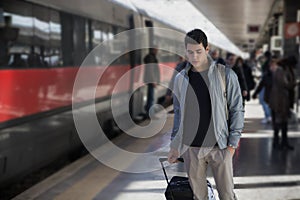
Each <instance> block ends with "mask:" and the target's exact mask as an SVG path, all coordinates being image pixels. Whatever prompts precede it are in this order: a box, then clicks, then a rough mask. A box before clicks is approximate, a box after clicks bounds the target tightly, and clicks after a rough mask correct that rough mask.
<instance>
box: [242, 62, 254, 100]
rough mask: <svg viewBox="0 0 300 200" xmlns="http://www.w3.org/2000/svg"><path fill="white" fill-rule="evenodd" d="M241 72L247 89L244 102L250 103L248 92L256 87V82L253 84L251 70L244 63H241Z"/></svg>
mask: <svg viewBox="0 0 300 200" xmlns="http://www.w3.org/2000/svg"><path fill="white" fill-rule="evenodd" d="M243 72H244V75H245V80H246V84H247V89H248V91H247V92H248V94H247V98H246V100H247V101H250V91H251V90H254V88H255V86H256V82H255V80H254V76H253V74H252V69H251V67H250V66H249V65H248V64H247V63H246V62H244V63H243Z"/></svg>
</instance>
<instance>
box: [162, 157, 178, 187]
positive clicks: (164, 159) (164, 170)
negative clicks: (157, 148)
mask: <svg viewBox="0 0 300 200" xmlns="http://www.w3.org/2000/svg"><path fill="white" fill-rule="evenodd" d="M165 161H168V158H159V162H160V164H161V168H162V170H163V172H164V175H165V179H166V181H167V184H168V185H170V182H169V178H168V175H167V172H166V169H165V166H164V162H165ZM177 161H178V162H184V160H183V158H177Z"/></svg>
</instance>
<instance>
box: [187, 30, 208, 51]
mask: <svg viewBox="0 0 300 200" xmlns="http://www.w3.org/2000/svg"><path fill="white" fill-rule="evenodd" d="M184 43H185V47H186V46H187V44H201V43H202V45H203V47H204V48H205V49H206V47H207V45H208V44H207V37H206V35H205V33H204V32H203V31H202V30H200V29H194V30H192V31H190V32H188V33H187V34H186V36H185V39H184Z"/></svg>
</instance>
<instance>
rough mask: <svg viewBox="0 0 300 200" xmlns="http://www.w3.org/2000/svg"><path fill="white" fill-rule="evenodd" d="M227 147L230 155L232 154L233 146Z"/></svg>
mask: <svg viewBox="0 0 300 200" xmlns="http://www.w3.org/2000/svg"><path fill="white" fill-rule="evenodd" d="M227 149H228V151H229V152H230V155H231V156H233V155H234V152H235V148H233V147H230V146H228V147H227Z"/></svg>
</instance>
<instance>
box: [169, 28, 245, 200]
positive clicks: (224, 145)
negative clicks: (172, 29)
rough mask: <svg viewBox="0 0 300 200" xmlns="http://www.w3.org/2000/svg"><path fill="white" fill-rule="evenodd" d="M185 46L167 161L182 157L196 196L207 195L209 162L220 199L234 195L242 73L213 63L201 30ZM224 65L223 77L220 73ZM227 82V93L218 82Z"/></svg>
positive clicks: (176, 85) (176, 83)
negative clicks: (239, 75) (239, 83)
mask: <svg viewBox="0 0 300 200" xmlns="http://www.w3.org/2000/svg"><path fill="white" fill-rule="evenodd" d="M185 48H186V56H187V60H188V63H187V65H186V67H185V68H184V69H183V70H182V71H181V72H180V73H179V74H178V75H177V76H176V77H175V80H174V95H175V96H176V97H177V98H173V101H174V102H173V103H174V113H175V115H174V124H173V133H172V134H174V135H175V137H174V139H173V140H172V142H171V145H170V151H169V154H168V161H169V162H170V163H174V162H176V160H177V158H178V157H179V156H180V155H182V156H183V159H184V161H185V162H184V163H185V166H186V169H187V173H188V177H189V181H190V183H191V187H192V190H193V193H194V199H195V200H203V199H207V198H208V197H207V195H208V194H207V193H208V191H207V183H206V171H207V167H208V166H210V167H211V169H212V172H213V174H214V179H215V182H216V188H217V191H218V193H219V197H220V199H230V200H233V199H236V196H235V194H234V183H233V166H232V157H233V155H234V152H235V149H236V148H237V147H238V143H239V140H240V136H241V131H242V129H243V124H244V109H243V105H242V96H241V92H240V88H239V86H238V78H237V76H236V74H235V73H234V72H233V71H232V70H231V69H229V68H226V67H225V66H222V65H216V63H215V62H213V60H212V59H211V57H210V56H209V55H208V51H209V49H208V41H207V37H206V35H205V33H204V32H203V31H202V30H200V29H194V30H192V31H190V32H188V33H187V34H186V37H185ZM221 67H222V68H221ZM221 69H223V70H224V71H223V72H224V73H223V74H224V79H225V80H223V78H222V76H220V73H221V71H220V70H221ZM224 82H225V84H226V88H227V90H226V91H227V92H225V91H224V93H222V92H220V87H222V84H224ZM226 94H227V95H226ZM225 108H228V112H229V114H228V115H227V112H226V111H227V110H226V109H225ZM227 117H229V120H228V124H227V119H228V118H227ZM200 119H201V120H200Z"/></svg>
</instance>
